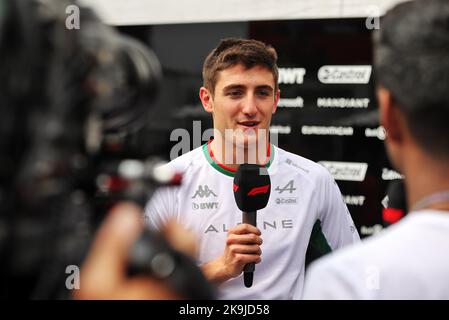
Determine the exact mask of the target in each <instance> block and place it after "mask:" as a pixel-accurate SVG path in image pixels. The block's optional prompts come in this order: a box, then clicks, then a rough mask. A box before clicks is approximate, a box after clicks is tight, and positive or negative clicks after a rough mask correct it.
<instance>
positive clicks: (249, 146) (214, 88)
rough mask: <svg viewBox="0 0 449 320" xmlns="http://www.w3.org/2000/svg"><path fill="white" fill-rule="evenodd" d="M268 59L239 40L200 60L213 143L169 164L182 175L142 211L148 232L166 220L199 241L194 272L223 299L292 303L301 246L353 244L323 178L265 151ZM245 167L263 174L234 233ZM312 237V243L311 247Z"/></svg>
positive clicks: (265, 49) (272, 95) (267, 53)
mask: <svg viewBox="0 0 449 320" xmlns="http://www.w3.org/2000/svg"><path fill="white" fill-rule="evenodd" d="M276 60H277V54H276V51H275V50H274V49H273V48H272V47H271V46H267V45H265V44H264V43H262V42H259V41H255V40H243V39H225V40H223V41H221V43H220V44H219V45H218V47H217V48H215V49H214V50H213V51H212V52H211V53H210V54H209V55H208V57H207V58H206V60H205V62H204V68H203V80H204V86H203V87H202V88H201V89H200V99H201V102H202V105H203V107H204V109H205V110H206V111H207V112H209V113H211V114H212V117H213V124H214V139H213V140H211V141H209V142H208V143H206V144H204V145H203V146H202V147H200V148H198V149H195V150H193V151H191V152H189V153H187V154H184V155H182V156H181V157H179V158H177V159H175V160H173V161H172V162H170V163H169V166H171V167H172V168H174V169H176V170H178V171H181V172H182V173H183V174H184V177H183V183H182V185H181V186H180V187H179V188H178V189H161V190H160V191H159V192H157V193H156V194H155V195H154V197H153V198H152V200H151V201H150V203H149V204H148V205H147V208H146V219H147V221H148V222H149V224H150V225H151V226H154V227H156V228H159V227H161V225H163V224H164V223H165V222H166V221H167V219H169V218H175V219H177V220H178V221H179V222H181V223H182V224H183V225H184V226H186V227H187V228H188V229H191V230H193V231H194V232H195V233H196V234H197V235H198V236H199V238H200V242H199V256H198V263H199V264H200V265H201V267H202V270H203V271H204V273H205V275H206V277H207V278H208V279H210V280H211V281H213V282H214V283H216V284H218V285H219V289H220V293H221V295H220V298H224V299H299V298H301V297H302V291H303V283H304V262H305V255H306V250H307V248H308V244H309V241H315V243H318V244H321V248H322V249H323V250H325V251H330V250H334V249H337V248H339V247H342V246H344V245H347V244H350V243H354V242H357V241H359V236H358V234H357V231H356V228H355V227H354V224H353V221H352V219H351V216H350V214H349V212H348V210H347V208H346V205H345V204H344V202H343V200H342V197H341V194H340V191H339V189H338V187H337V185H336V183H335V181H334V180H333V178H332V177H331V176H330V174H329V173H328V172H327V171H326V170H325V169H324V168H323V167H321V166H320V165H317V164H316V163H314V162H312V161H310V160H307V159H304V158H302V157H300V156H297V155H294V154H291V153H289V152H286V151H284V150H281V149H279V148H277V147H276V146H274V145H271V144H270V143H269V142H268V130H269V126H270V122H271V117H272V115H273V114H274V112H275V111H276V106H277V103H278V101H279V96H280V91H279V88H278V69H277V65H276ZM244 162H254V163H257V164H259V165H264V166H265V167H267V168H268V169H267V170H268V173H269V174H270V179H271V196H270V200H269V202H268V204H267V206H266V208H264V209H262V210H260V211H258V214H257V226H258V228H256V227H254V226H251V225H249V224H241V221H242V213H241V211H240V210H239V209H238V207H237V205H236V203H235V200H234V195H233V176H234V173H235V171H236V169H237V168H238V167H239V165H240V164H241V163H244ZM312 230H314V235H315V236H317V237H320V236H321V238H315V239H311V234H312ZM262 239H263V241H262ZM262 243H263V244H262ZM261 248H262V250H263V253H262V250H261ZM251 262H255V263H257V265H256V270H255V272H254V282H253V285H252V287H250V288H246V287H245V286H244V284H243V279H242V278H243V277H242V276H241V274H242V270H243V267H244V266H245V264H247V263H251Z"/></svg>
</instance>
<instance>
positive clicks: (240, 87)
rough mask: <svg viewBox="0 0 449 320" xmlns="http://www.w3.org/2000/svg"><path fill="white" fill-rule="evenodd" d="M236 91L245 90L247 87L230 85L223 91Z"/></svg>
mask: <svg viewBox="0 0 449 320" xmlns="http://www.w3.org/2000/svg"><path fill="white" fill-rule="evenodd" d="M235 89H245V86H244V85H242V84H230V85H228V86H226V87H224V88H223V91H228V90H235Z"/></svg>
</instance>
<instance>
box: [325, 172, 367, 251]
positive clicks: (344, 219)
mask: <svg viewBox="0 0 449 320" xmlns="http://www.w3.org/2000/svg"><path fill="white" fill-rule="evenodd" d="M321 178H322V180H321V183H322V191H323V192H321V194H320V196H319V198H320V199H318V201H319V203H321V210H320V212H319V215H318V217H319V222H320V225H321V230H322V233H323V235H324V238H325V239H326V241H327V244H328V245H329V247H330V249H331V250H332V251H333V250H335V249H338V248H340V247H343V246H346V245H348V244H352V243H358V242H360V237H359V234H358V232H357V229H356V227H355V225H354V222H353V221H352V217H351V214H350V213H349V210H348V208H347V207H346V204H345V203H344V201H343V197H342V195H341V192H340V189H339V188H338V185H337V183H336V182H335V180H334V179H333V178H332V176H331V175H330V174H329V172H327V170H326V171H325V173H324V174H323V176H322V177H321Z"/></svg>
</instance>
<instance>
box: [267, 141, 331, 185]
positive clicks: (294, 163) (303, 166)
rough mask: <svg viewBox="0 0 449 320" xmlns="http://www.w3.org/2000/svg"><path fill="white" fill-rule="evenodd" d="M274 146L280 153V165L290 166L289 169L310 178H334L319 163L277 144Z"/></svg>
mask: <svg viewBox="0 0 449 320" xmlns="http://www.w3.org/2000/svg"><path fill="white" fill-rule="evenodd" d="M274 148H275V152H276V153H277V154H278V161H279V162H278V164H279V165H280V166H282V167H288V168H289V170H293V171H294V172H297V173H300V174H301V175H304V176H309V177H310V178H320V179H332V176H331V175H330V173H329V171H327V169H326V168H324V167H323V166H322V165H320V164H319V163H316V162H314V161H312V160H310V159H307V158H305V157H303V156H300V155H298V154H295V153H292V152H289V151H287V150H284V149H281V148H279V147H276V146H275V147H274Z"/></svg>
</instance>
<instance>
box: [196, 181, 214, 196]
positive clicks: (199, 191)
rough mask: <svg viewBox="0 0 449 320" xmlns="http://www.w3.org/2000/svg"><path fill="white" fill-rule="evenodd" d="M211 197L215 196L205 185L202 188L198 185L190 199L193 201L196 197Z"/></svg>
mask: <svg viewBox="0 0 449 320" xmlns="http://www.w3.org/2000/svg"><path fill="white" fill-rule="evenodd" d="M211 195H213V196H214V197H216V196H217V195H216V194H215V193H214V192H213V191H212V190H211V189H209V187H208V186H207V185H206V184H205V185H204V187H203V186H202V185H199V186H198V189H197V190H196V192H195V194H194V195H193V197H192V199H195V198H196V197H197V196H198V197H200V198H207V197H210V196H211Z"/></svg>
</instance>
